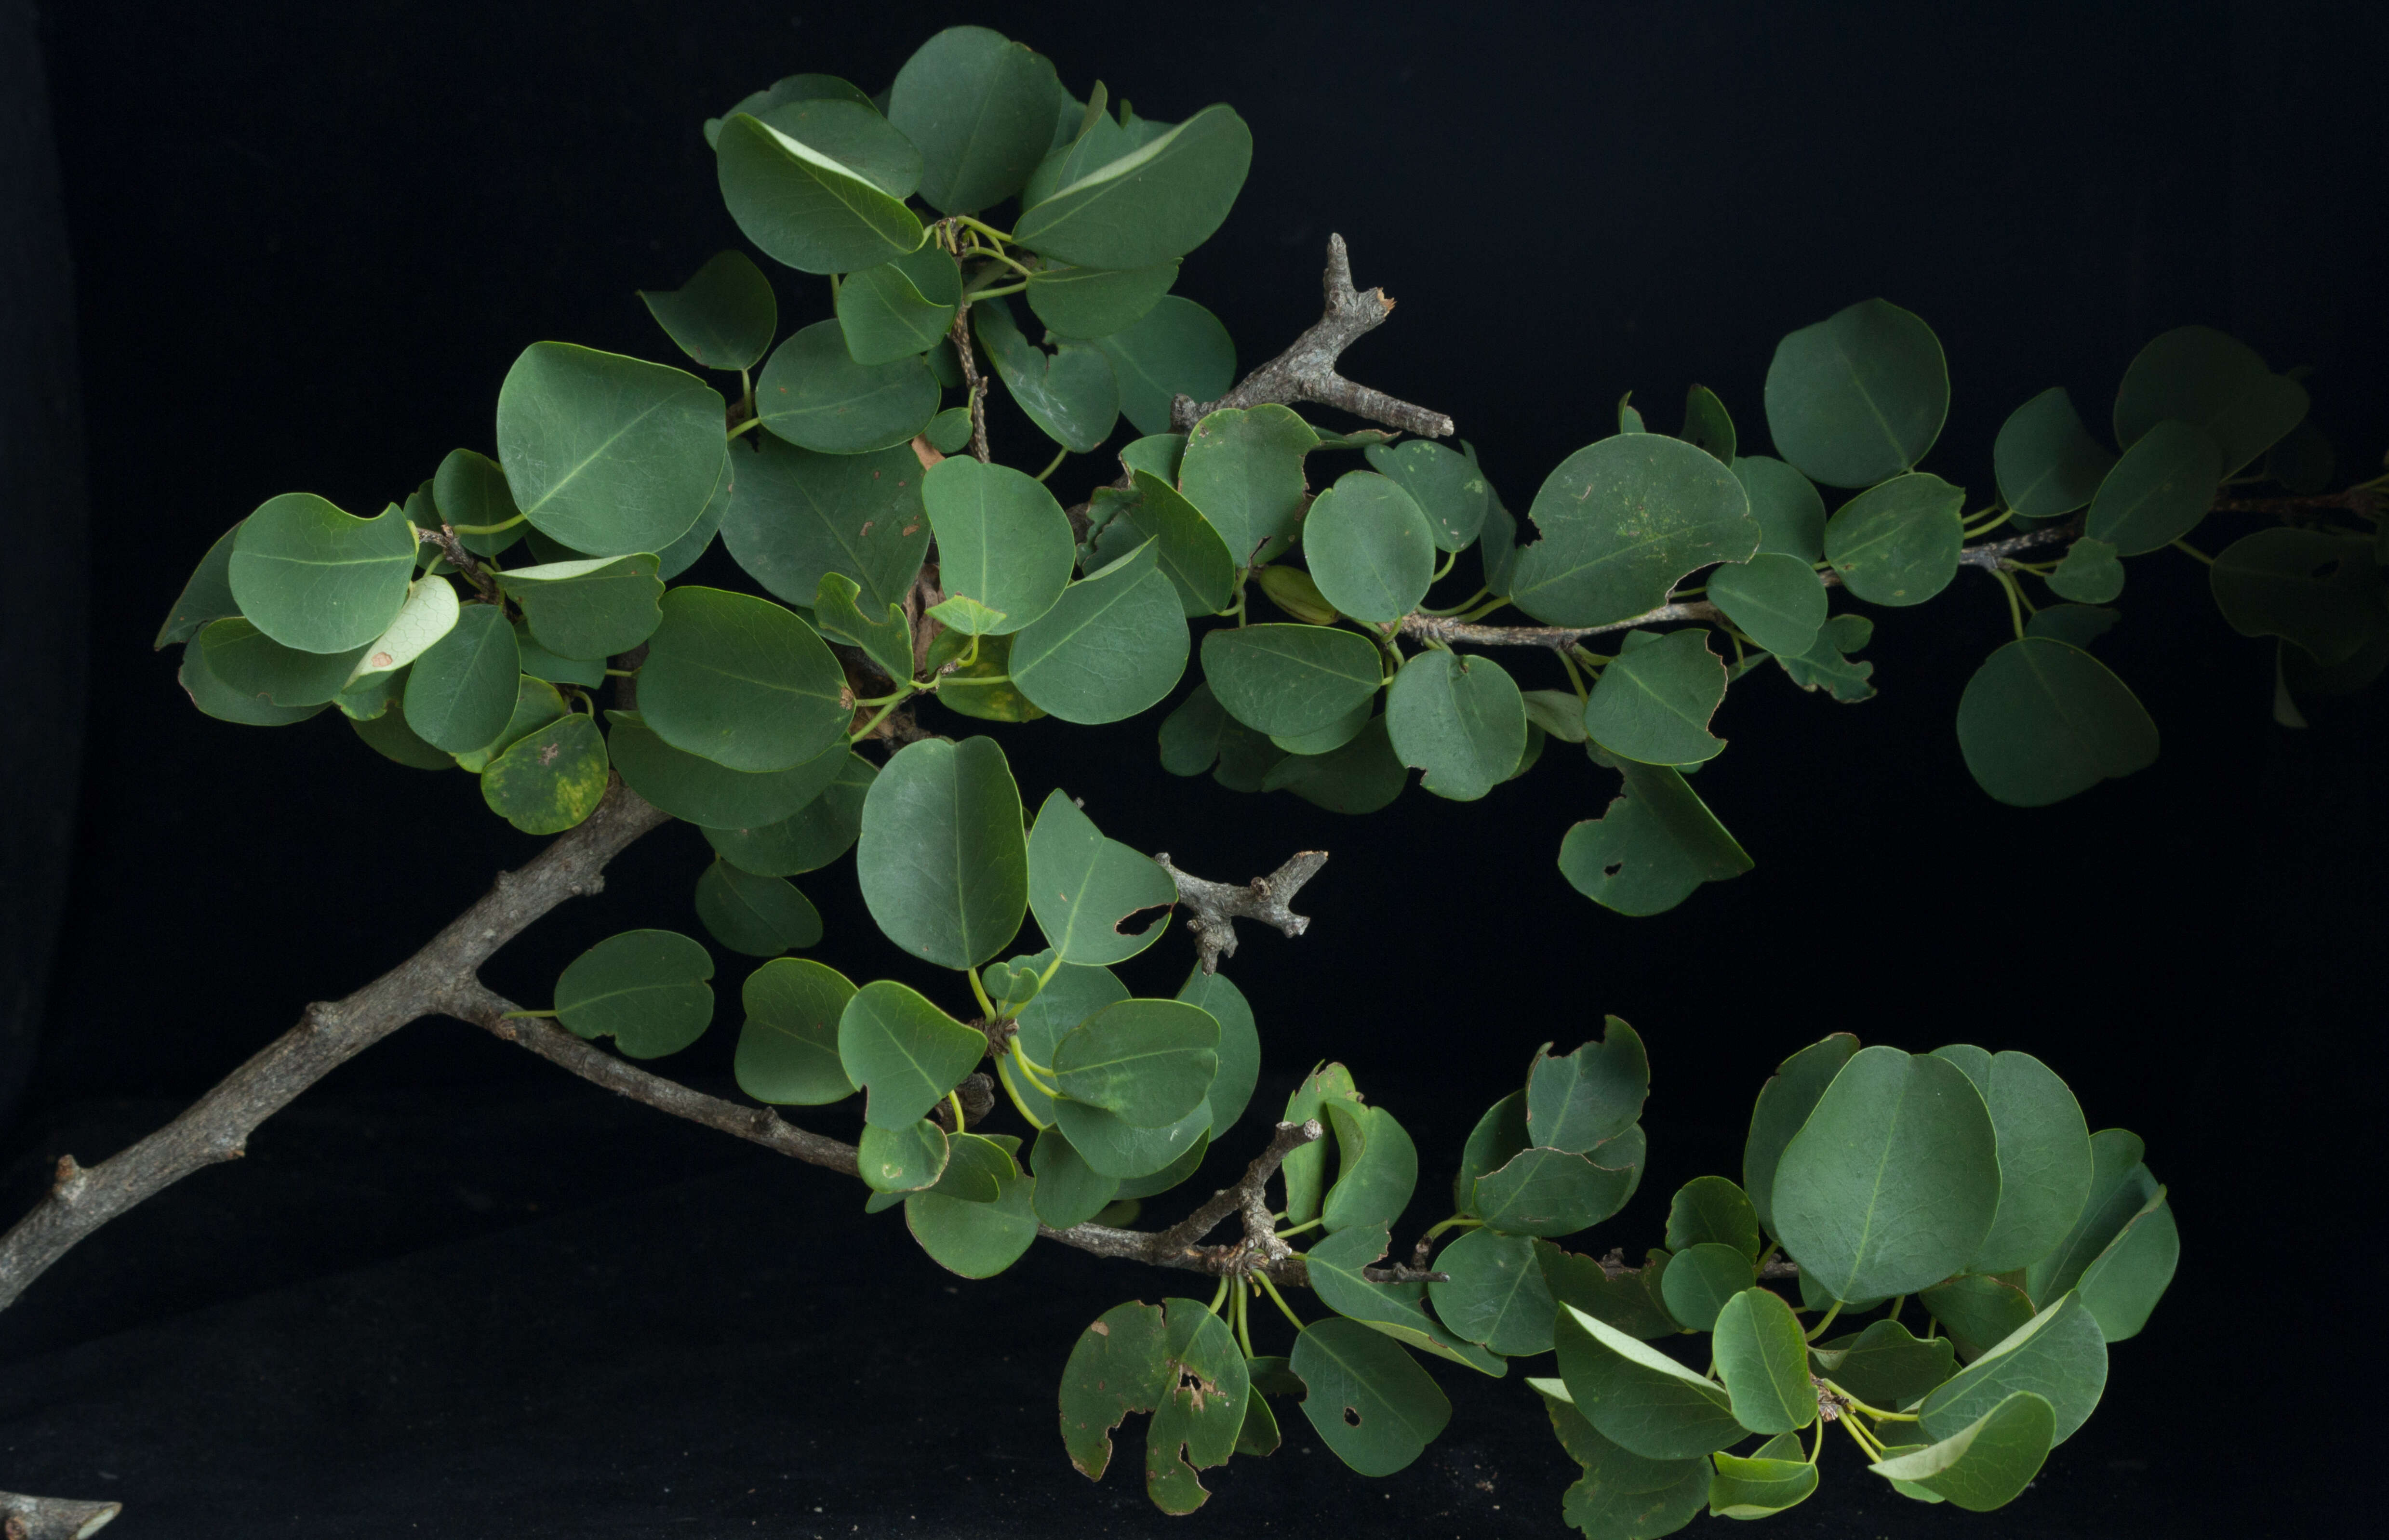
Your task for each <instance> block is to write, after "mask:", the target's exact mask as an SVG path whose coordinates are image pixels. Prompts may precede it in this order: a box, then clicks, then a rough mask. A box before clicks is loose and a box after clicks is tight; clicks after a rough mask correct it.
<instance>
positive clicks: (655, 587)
mask: <svg viewBox="0 0 2389 1540" xmlns="http://www.w3.org/2000/svg"><path fill="white" fill-rule="evenodd" d="M658 565H659V564H658V559H657V558H656V557H654V556H651V555H648V554H645V553H641V554H634V555H629V556H595V557H591V558H588V559H585V560H581V561H572V562H550V563H546V564H544V565H543V566H518V567H516V568H514V569H513V570H512V571H509V572H505V573H503V574H501V575H500V576H499V579H498V584H499V586H500V587H501V588H503V589H504V590H505V594H506V597H507V598H509V599H512V600H513V601H514V602H515V603H516V605H518V606H520V608H521V610H522V614H523V622H524V624H525V625H527V626H529V627H530V633H531V636H532V637H533V638H534V639H535V640H537V641H538V643H540V645H541V646H543V647H544V648H546V649H547V650H548V651H549V652H551V653H553V654H555V655H556V656H558V657H563V658H602V657H610V656H613V655H616V654H618V653H627V652H629V651H630V650H631V649H632V648H633V647H635V646H637V645H638V644H639V643H642V642H645V640H646V639H647V638H648V637H650V636H652V635H654V634H655V630H656V628H657V627H658V625H660V624H662V622H663V612H662V610H661V609H660V608H658V601H660V600H661V599H662V598H663V593H664V585H663V582H662V580H661V579H660V578H659V576H658Z"/></svg>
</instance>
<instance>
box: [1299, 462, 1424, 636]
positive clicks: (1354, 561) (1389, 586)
mask: <svg viewBox="0 0 2389 1540" xmlns="http://www.w3.org/2000/svg"><path fill="white" fill-rule="evenodd" d="M1454 458H1458V457H1457V456H1454ZM1302 549H1303V553H1304V554H1305V555H1306V556H1307V557H1308V558H1309V563H1310V577H1311V580H1312V581H1313V582H1314V583H1316V584H1317V585H1318V587H1319V592H1321V593H1322V594H1323V595H1324V596H1325V597H1326V600H1327V602H1328V603H1329V604H1331V605H1335V607H1336V608H1337V609H1339V610H1341V611H1343V612H1344V613H1345V614H1346V615H1349V616H1352V617H1356V618H1358V619H1361V620H1373V621H1375V622H1377V623H1378V624H1380V625H1384V624H1387V623H1389V622H1392V621H1395V620H1399V619H1400V618H1401V617H1403V616H1405V615H1408V614H1409V613H1410V612H1411V611H1412V610H1414V609H1416V608H1417V607H1418V605H1419V601H1420V600H1422V599H1424V598H1425V597H1426V590H1427V584H1428V583H1429V582H1430V581H1432V580H1433V579H1434V577H1435V553H1436V539H1435V530H1434V528H1433V527H1432V526H1431V525H1429V524H1428V522H1427V516H1426V514H1425V512H1424V510H1423V509H1421V508H1420V507H1419V505H1418V503H1417V501H1416V500H1415V499H1413V498H1412V496H1411V494H1410V493H1409V492H1407V491H1405V490H1402V486H1401V483H1399V482H1398V481H1396V480H1394V479H1393V478H1392V477H1386V476H1380V475H1378V474H1377V473H1376V472H1374V471H1347V472H1346V473H1345V474H1344V475H1343V476H1342V477H1339V478H1337V480H1336V482H1335V485H1334V486H1332V487H1330V488H1328V489H1327V490H1325V491H1323V492H1321V493H1320V494H1319V496H1318V497H1317V498H1315V499H1314V500H1312V502H1311V504H1310V512H1309V515H1307V516H1306V517H1305V518H1304V520H1303V525H1302Z"/></svg>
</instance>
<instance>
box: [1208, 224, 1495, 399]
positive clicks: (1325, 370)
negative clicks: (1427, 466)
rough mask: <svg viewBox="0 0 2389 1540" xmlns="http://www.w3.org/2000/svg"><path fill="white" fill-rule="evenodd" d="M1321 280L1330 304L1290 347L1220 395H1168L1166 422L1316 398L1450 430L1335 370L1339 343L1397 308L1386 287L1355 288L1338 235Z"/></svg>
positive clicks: (1332, 237) (1329, 247)
mask: <svg viewBox="0 0 2389 1540" xmlns="http://www.w3.org/2000/svg"><path fill="white" fill-rule="evenodd" d="M1320 286H1321V287H1322V289H1324V290H1325V291H1326V296H1327V312H1326V313H1325V314H1323V315H1322V316H1321V317H1320V318H1319V319H1318V320H1317V321H1315V322H1313V323H1312V324H1311V326H1310V329H1309V330H1308V331H1306V332H1304V333H1303V334H1302V335H1301V336H1300V337H1296V338H1295V339H1294V346H1293V347H1291V348H1288V349H1287V350H1285V351H1284V352H1282V353H1280V354H1278V355H1277V357H1275V358H1273V359H1271V360H1270V361H1269V362H1268V363H1264V364H1262V365H1261V366H1260V367H1259V368H1258V369H1256V370H1254V371H1253V372H1252V373H1251V374H1249V375H1246V376H1245V377H1244V381H1243V383H1241V384H1239V385H1238V386H1237V387H1236V388H1234V389H1233V390H1231V391H1229V392H1228V393H1227V394H1226V395H1224V396H1222V397H1220V399H1219V400H1218V401H1207V402H1206V403H1204V404H1203V405H1200V406H1197V405H1195V404H1194V401H1193V399H1192V398H1190V397H1186V396H1179V397H1177V398H1176V399H1175V400H1173V401H1171V402H1170V403H1169V417H1170V426H1173V427H1175V428H1176V429H1177V430H1178V431H1179V432H1181V433H1183V432H1186V431H1188V430H1189V429H1191V428H1193V427H1194V425H1195V424H1196V423H1198V422H1200V421H1202V420H1203V419H1204V418H1205V417H1206V416H1207V415H1209V414H1212V413H1214V412H1218V411H1220V410H1222V409H1224V408H1227V407H1236V406H1259V405H1261V404H1263V403H1264V402H1268V401H1282V402H1286V403H1292V402H1295V401H1316V402H1318V403H1319V404H1320V405H1322V406H1332V407H1335V408H1336V409H1337V410H1338V411H1342V412H1349V413H1350V414H1352V415H1354V416H1356V417H1366V418H1367V419H1369V420H1370V421H1371V422H1373V423H1384V424H1385V425H1386V426H1388V427H1398V428H1400V429H1401V430H1402V431H1404V432H1406V433H1416V434H1419V435H1421V436H1422V437H1424V438H1429V439H1444V438H1449V437H1450V435H1451V434H1452V432H1453V431H1454V429H1453V426H1452V421H1451V419H1450V418H1449V417H1447V416H1445V415H1444V414H1442V413H1440V412H1430V411H1428V410H1427V409H1426V408H1425V407H1423V406H1412V404H1411V403H1410V402H1408V401H1398V400H1396V399H1395V398H1394V397H1392V396H1388V395H1386V393H1385V392H1384V391H1382V390H1372V389H1371V388H1369V387H1367V386H1365V385H1356V384H1354V383H1353V382H1352V381H1350V380H1348V379H1346V378H1345V377H1344V376H1343V375H1339V374H1337V373H1336V372H1335V363H1336V360H1337V359H1339V358H1341V357H1342V356H1343V354H1344V350H1345V349H1347V348H1349V347H1350V346H1352V344H1353V343H1354V342H1356V341H1358V340H1360V338H1361V337H1364V336H1366V335H1367V334H1368V333H1370V332H1373V331H1374V330H1376V329H1377V328H1378V327H1379V326H1381V325H1385V322H1386V316H1388V315H1390V314H1392V313H1393V309H1394V302H1393V301H1392V300H1391V299H1387V298H1386V291H1385V290H1384V289H1381V288H1373V289H1371V290H1369V291H1368V292H1367V293H1365V294H1363V293H1361V292H1360V291H1358V290H1356V289H1355V288H1353V286H1352V259H1351V258H1350V257H1349V256H1348V255H1347V254H1346V252H1345V250H1344V237H1343V236H1341V235H1330V236H1328V237H1327V271H1326V273H1325V274H1324V275H1323V276H1322V280H1321V284H1320Z"/></svg>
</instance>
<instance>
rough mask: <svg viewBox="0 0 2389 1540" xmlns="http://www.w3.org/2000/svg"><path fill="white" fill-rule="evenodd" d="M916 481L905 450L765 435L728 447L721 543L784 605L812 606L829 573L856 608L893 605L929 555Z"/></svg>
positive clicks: (916, 470) (915, 466) (916, 465)
mask: <svg viewBox="0 0 2389 1540" xmlns="http://www.w3.org/2000/svg"><path fill="white" fill-rule="evenodd" d="M922 481H923V473H922V470H921V462H920V460H919V459H918V458H917V457H916V456H915V455H914V454H913V450H912V446H911V445H909V444H900V445H898V446H897V447H895V448H893V449H888V450H882V451H879V452H876V453H871V454H817V453H815V452H812V451H811V450H804V449H798V448H797V447H796V446H795V445H793V444H787V443H783V442H781V441H780V440H778V439H772V438H769V437H765V438H764V439H763V441H762V442H761V443H760V444H758V445H756V446H755V447H754V448H753V449H751V450H750V449H748V448H747V447H746V446H745V445H743V444H741V445H735V446H733V448H732V450H731V452H730V484H731V485H730V509H729V512H728V514H727V515H724V517H723V518H722V544H723V545H725V546H727V547H728V548H729V550H730V554H731V555H732V556H733V557H735V558H736V560H737V562H738V565H739V566H743V567H745V568H746V569H747V575H748V576H750V577H752V578H753V579H755V580H756V581H757V582H759V583H760V584H762V585H763V587H764V588H765V589H767V590H769V591H770V592H772V593H773V595H774V596H775V597H777V598H780V599H783V600H785V601H786V602H787V603H789V604H791V605H810V604H811V603H812V602H813V599H814V596H815V595H816V594H818V593H819V592H821V580H822V578H823V576H824V574H826V573H831V572H838V573H843V574H845V575H846V576H847V577H849V578H851V579H854V581H855V584H856V586H857V587H859V588H860V589H862V600H861V601H860V602H861V603H865V604H869V605H875V606H878V607H880V608H885V607H886V606H887V605H894V604H901V603H902V602H903V600H904V597H905V595H906V594H908V593H909V592H911V591H912V587H913V577H914V576H915V575H916V574H917V573H919V571H920V570H921V561H922V558H923V557H924V556H926V554H928V550H929V521H928V516H927V510H926V508H925V507H924V505H923V503H922ZM1066 522H1067V521H1066Z"/></svg>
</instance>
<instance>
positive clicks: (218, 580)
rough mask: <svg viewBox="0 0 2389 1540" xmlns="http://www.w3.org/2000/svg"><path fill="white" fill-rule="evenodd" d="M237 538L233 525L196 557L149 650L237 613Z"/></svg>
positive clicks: (181, 639) (187, 637) (185, 638)
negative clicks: (234, 572)
mask: <svg viewBox="0 0 2389 1540" xmlns="http://www.w3.org/2000/svg"><path fill="white" fill-rule="evenodd" d="M239 535H240V526H239V525H237V524H236V525H234V526H233V527H232V528H229V529H227V530H225V531H224V533H223V534H221V535H218V536H217V537H216V541H215V543H214V544H213V545H211V546H209V547H208V554H206V555H204V556H202V557H200V558H199V565H198V569H197V570H196V571H194V572H193V573H192V574H191V576H190V578H189V579H188V580H187V581H185V583H184V584H183V592H181V593H180V594H178V595H176V597H175V599H174V607H173V608H172V610H169V611H168V612H167V614H166V618H165V620H164V621H163V623H161V624H160V626H159V627H158V635H157V638H156V639H155V640H154V641H152V642H151V643H150V646H151V647H153V648H164V647H170V646H172V645H173V644H174V643H177V642H188V641H189V640H190V639H191V638H192V637H194V636H196V635H198V631H199V628H200V627H202V626H204V625H206V624H207V623H208V622H209V621H211V620H223V619H225V618H228V617H232V616H236V615H238V614H239V613H240V601H238V600H237V599H235V598H234V597H233V596H232V547H233V541H235V540H236V539H237V538H238V537H239ZM441 586H442V587H446V586H447V585H445V584H442V585H441Z"/></svg>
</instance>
